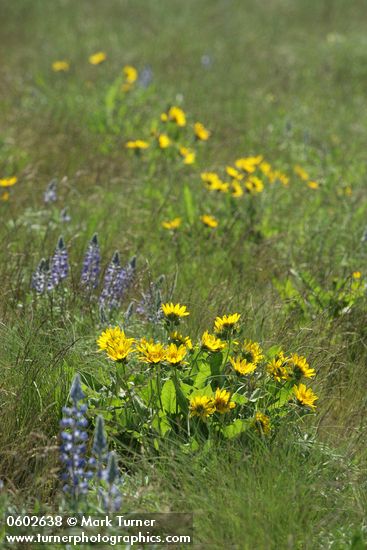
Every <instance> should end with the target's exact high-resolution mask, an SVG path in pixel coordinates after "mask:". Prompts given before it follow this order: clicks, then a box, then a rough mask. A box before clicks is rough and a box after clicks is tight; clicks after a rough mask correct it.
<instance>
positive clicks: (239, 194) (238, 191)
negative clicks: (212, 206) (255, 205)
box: [231, 180, 243, 199]
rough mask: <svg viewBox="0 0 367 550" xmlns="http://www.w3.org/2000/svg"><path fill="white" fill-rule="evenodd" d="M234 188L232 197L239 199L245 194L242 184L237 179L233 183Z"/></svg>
mask: <svg viewBox="0 0 367 550" xmlns="http://www.w3.org/2000/svg"><path fill="white" fill-rule="evenodd" d="M231 188H232V193H231V194H232V197H235V198H236V199H239V198H240V197H242V195H243V189H242V186H241V184H240V183H239V182H238V181H237V180H233V181H232V183H231Z"/></svg>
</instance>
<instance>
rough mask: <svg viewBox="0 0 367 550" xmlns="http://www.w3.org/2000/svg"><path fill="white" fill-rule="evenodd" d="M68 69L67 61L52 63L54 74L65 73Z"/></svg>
mask: <svg viewBox="0 0 367 550" xmlns="http://www.w3.org/2000/svg"><path fill="white" fill-rule="evenodd" d="M69 69H70V64H69V62H68V61H65V60H64V61H54V62H53V63H52V70H53V71H54V72H55V73H59V72H65V73H66V72H67V71H68V70H69Z"/></svg>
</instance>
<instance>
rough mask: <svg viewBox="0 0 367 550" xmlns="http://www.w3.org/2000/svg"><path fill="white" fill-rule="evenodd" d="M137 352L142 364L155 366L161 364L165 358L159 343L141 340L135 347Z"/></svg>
mask: <svg viewBox="0 0 367 550" xmlns="http://www.w3.org/2000/svg"><path fill="white" fill-rule="evenodd" d="M136 349H137V351H138V352H139V353H140V356H139V359H140V360H141V361H143V362H144V363H151V364H157V363H161V362H162V361H164V360H165V358H166V350H165V348H164V345H163V344H161V343H160V342H153V340H149V341H148V340H146V339H145V338H142V339H141V340H140V342H139V343H138V345H137V346H136Z"/></svg>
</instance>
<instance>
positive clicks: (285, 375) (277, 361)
mask: <svg viewBox="0 0 367 550" xmlns="http://www.w3.org/2000/svg"><path fill="white" fill-rule="evenodd" d="M266 370H267V371H268V373H269V374H270V375H271V376H272V377H273V378H274V379H275V380H276V381H277V382H281V381H282V380H288V379H289V372H288V368H287V358H286V357H285V356H284V353H283V352H282V351H281V352H279V353H278V354H277V355H276V356H275V357H274V358H273V359H272V360H271V361H269V363H268V364H267V365H266Z"/></svg>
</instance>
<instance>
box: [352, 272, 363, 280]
mask: <svg viewBox="0 0 367 550" xmlns="http://www.w3.org/2000/svg"><path fill="white" fill-rule="evenodd" d="M352 277H353V279H360V278H361V277H362V273H361V272H360V271H353V273H352Z"/></svg>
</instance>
